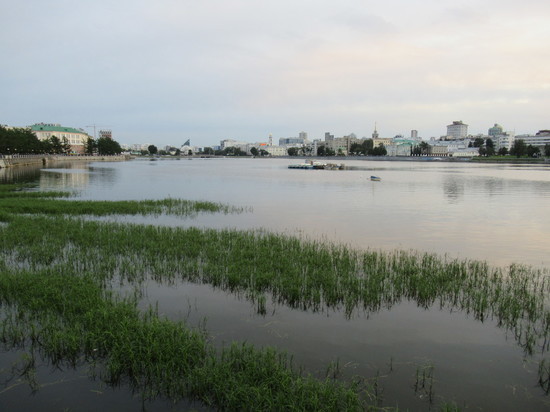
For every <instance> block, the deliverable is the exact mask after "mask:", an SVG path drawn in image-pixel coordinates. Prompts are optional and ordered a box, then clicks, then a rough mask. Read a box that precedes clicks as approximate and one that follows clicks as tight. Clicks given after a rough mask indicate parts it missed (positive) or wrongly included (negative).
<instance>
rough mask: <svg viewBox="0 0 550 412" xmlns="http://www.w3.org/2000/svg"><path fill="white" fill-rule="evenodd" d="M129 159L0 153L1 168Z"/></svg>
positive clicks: (99, 156)
mask: <svg viewBox="0 0 550 412" xmlns="http://www.w3.org/2000/svg"><path fill="white" fill-rule="evenodd" d="M129 159H130V156H129V155H96V156H91V155H43V154H41V155H0V169H3V168H8V167H17V166H29V165H43V166H45V165H47V164H50V163H53V162H66V161H70V162H75V161H78V162H82V161H86V162H101V161H108V162H114V161H123V160H129Z"/></svg>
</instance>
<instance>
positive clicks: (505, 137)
mask: <svg viewBox="0 0 550 412" xmlns="http://www.w3.org/2000/svg"><path fill="white" fill-rule="evenodd" d="M490 138H491V140H492V141H493V146H494V147H495V150H496V151H497V152H498V151H499V150H500V149H502V148H506V149H508V150H510V148H511V147H512V144H513V143H514V140H515V136H514V133H513V132H502V133H501V134H499V135H496V136H491V137H490Z"/></svg>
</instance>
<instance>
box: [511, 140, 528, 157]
mask: <svg viewBox="0 0 550 412" xmlns="http://www.w3.org/2000/svg"><path fill="white" fill-rule="evenodd" d="M526 153H527V145H526V144H525V141H524V140H523V139H517V140H515V141H514V143H513V144H512V147H511V148H510V154H511V155H512V156H516V157H521V156H525V154H526Z"/></svg>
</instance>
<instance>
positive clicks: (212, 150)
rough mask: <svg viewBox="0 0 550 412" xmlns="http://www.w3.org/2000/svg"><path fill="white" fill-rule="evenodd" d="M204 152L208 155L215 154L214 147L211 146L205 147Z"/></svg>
mask: <svg viewBox="0 0 550 412" xmlns="http://www.w3.org/2000/svg"><path fill="white" fill-rule="evenodd" d="M202 152H203V153H204V154H207V155H213V154H214V149H212V148H211V147H205V148H204V149H203V150H202Z"/></svg>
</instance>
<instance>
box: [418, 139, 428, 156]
mask: <svg viewBox="0 0 550 412" xmlns="http://www.w3.org/2000/svg"><path fill="white" fill-rule="evenodd" d="M418 146H419V147H420V154H421V155H426V154H428V150H429V149H430V145H429V144H428V142H420V144H419V145H418Z"/></svg>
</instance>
